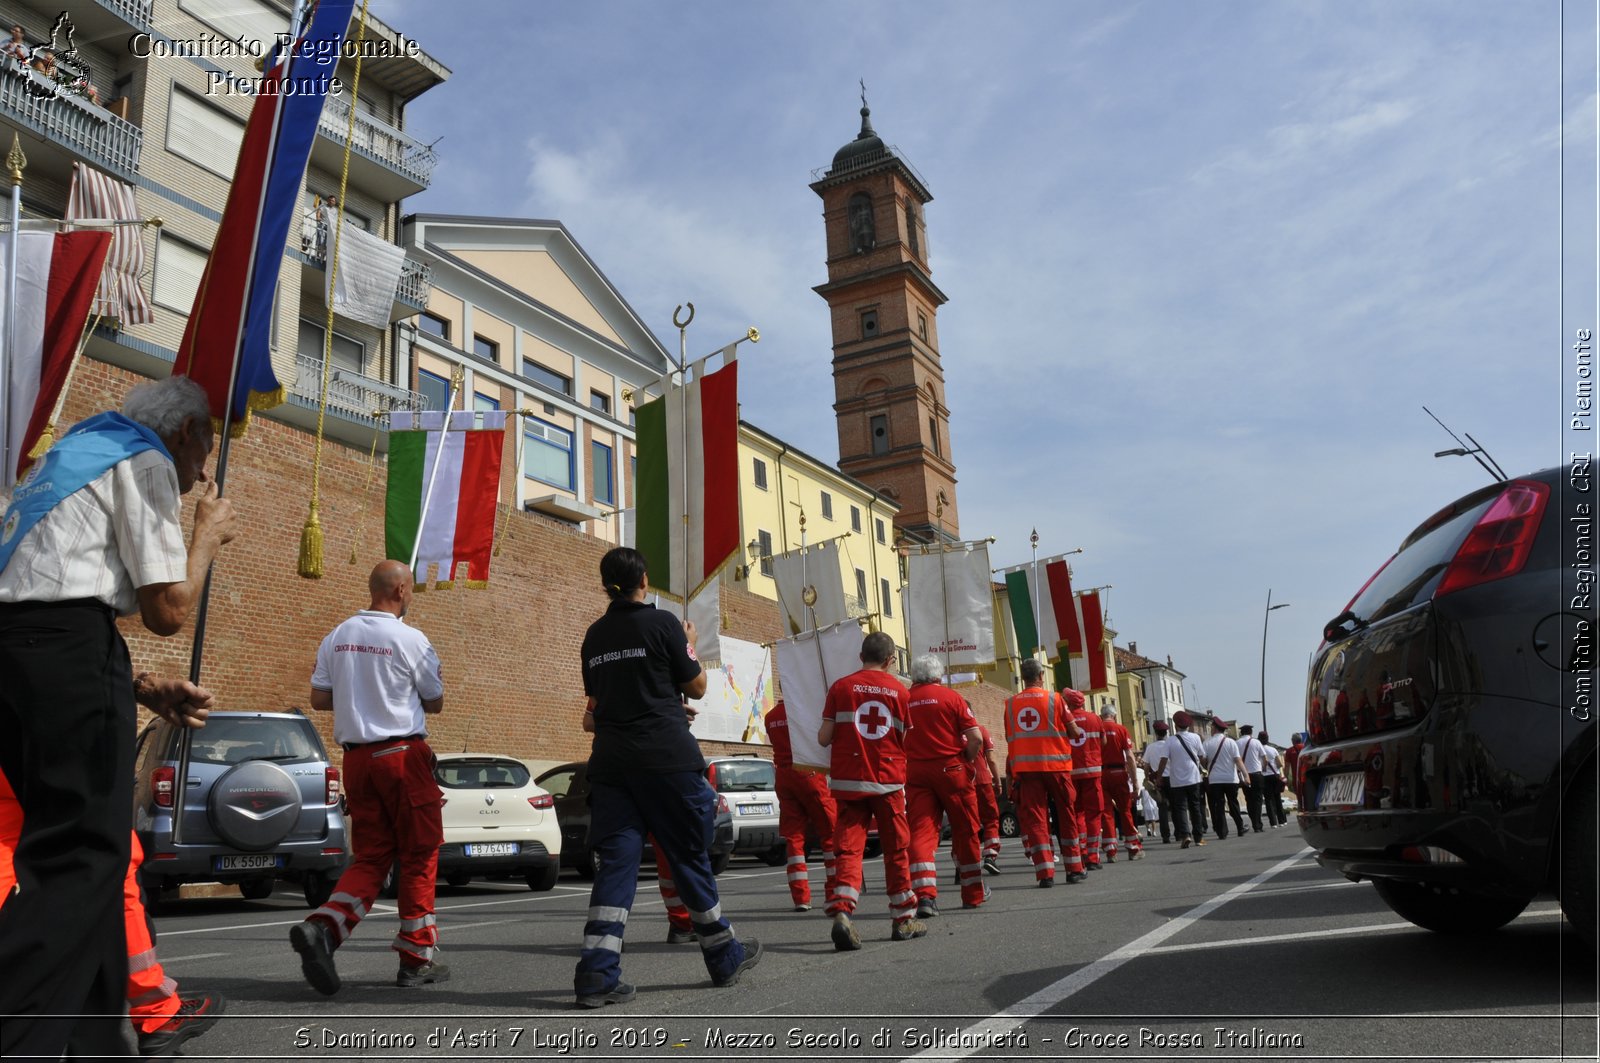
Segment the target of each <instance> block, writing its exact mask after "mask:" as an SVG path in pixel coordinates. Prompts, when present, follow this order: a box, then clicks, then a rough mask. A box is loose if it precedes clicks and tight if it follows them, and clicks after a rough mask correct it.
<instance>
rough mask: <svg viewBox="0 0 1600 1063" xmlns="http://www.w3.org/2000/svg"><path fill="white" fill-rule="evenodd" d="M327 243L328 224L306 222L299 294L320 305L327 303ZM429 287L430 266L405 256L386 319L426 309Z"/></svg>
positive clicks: (399, 318) (430, 291) (392, 319)
mask: <svg viewBox="0 0 1600 1063" xmlns="http://www.w3.org/2000/svg"><path fill="white" fill-rule="evenodd" d="M327 245H328V230H327V227H326V226H324V225H314V224H309V223H308V224H307V226H306V231H305V232H304V233H302V237H301V247H302V248H303V249H304V250H302V251H301V253H300V261H301V262H303V263H305V264H306V266H308V267H310V268H309V269H302V270H301V271H300V294H301V295H302V296H306V297H310V298H313V299H315V300H316V302H317V303H318V304H320V305H323V306H326V305H327V292H328V274H327V269H328V257H327V254H328V253H327ZM432 291H433V267H432V266H430V265H428V264H427V263H426V262H418V261H417V260H416V259H414V258H408V259H406V260H405V262H404V263H402V264H401V266H400V283H399V285H397V286H396V288H395V293H394V303H393V304H392V305H391V306H390V308H389V320H390V321H391V322H394V321H403V320H405V319H406V318H408V317H415V316H416V315H417V313H418V312H419V311H422V310H426V309H427V308H428V296H429V294H430V293H432ZM335 313H337V311H335Z"/></svg>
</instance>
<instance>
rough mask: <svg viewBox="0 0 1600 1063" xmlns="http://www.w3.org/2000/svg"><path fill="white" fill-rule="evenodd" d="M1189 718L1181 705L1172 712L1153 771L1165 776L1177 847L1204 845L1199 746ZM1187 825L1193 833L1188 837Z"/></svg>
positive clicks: (1200, 748) (1161, 776)
mask: <svg viewBox="0 0 1600 1063" xmlns="http://www.w3.org/2000/svg"><path fill="white" fill-rule="evenodd" d="M1192 722H1193V720H1192V718H1191V717H1190V716H1189V714H1188V713H1187V712H1185V711H1183V710H1182V709H1179V710H1178V711H1177V712H1175V713H1173V714H1172V725H1173V726H1174V727H1175V728H1177V730H1175V731H1173V733H1172V734H1171V735H1169V736H1168V737H1167V740H1166V743H1165V745H1164V746H1163V748H1162V750H1161V752H1160V754H1159V756H1160V761H1159V762H1158V763H1157V764H1156V766H1155V771H1156V775H1157V776H1158V777H1159V778H1162V779H1164V780H1166V783H1167V800H1168V801H1170V802H1171V803H1172V827H1173V833H1174V834H1176V835H1177V836H1178V841H1179V842H1180V843H1181V845H1180V847H1181V848H1184V849H1187V848H1189V843H1190V842H1191V841H1193V842H1194V844H1195V845H1204V844H1205V843H1206V840H1205V837H1204V836H1203V833H1202V832H1203V831H1204V828H1203V827H1202V826H1201V822H1202V821H1201V819H1200V800H1201V797H1200V783H1201V774H1200V764H1201V760H1200V757H1201V756H1202V754H1203V749H1202V747H1201V744H1200V739H1199V737H1197V736H1196V735H1193V734H1190V733H1189V725H1190V724H1191V723H1192ZM1191 828H1192V829H1193V831H1194V837H1193V838H1192V839H1191V838H1190V830H1191Z"/></svg>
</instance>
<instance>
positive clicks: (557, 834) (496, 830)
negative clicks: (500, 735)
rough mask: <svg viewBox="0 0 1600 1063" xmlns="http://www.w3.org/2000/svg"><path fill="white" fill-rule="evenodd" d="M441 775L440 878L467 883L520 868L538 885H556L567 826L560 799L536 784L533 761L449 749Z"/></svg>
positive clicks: (438, 775)
mask: <svg viewBox="0 0 1600 1063" xmlns="http://www.w3.org/2000/svg"><path fill="white" fill-rule="evenodd" d="M434 777H435V778H436V779H437V780H438V782H439V789H441V790H442V791H444V844H443V845H441V846H439V878H441V879H442V880H444V881H445V882H447V883H449V884H450V885H452V886H465V885H466V884H467V883H468V882H470V881H472V879H473V878H474V877H480V876H489V875H496V876H506V875H514V876H517V877H521V878H524V879H526V880H527V883H528V888H529V889H532V890H548V889H551V888H553V887H554V886H555V884H556V877H557V875H559V874H560V872H561V826H560V824H559V823H557V822H556V811H555V800H554V799H553V798H552V797H551V796H550V794H549V793H548V792H547V791H545V790H544V789H542V788H540V787H539V786H536V785H534V782H533V773H532V772H531V771H529V770H528V765H526V764H524V763H523V762H522V761H520V760H518V759H517V758H515V757H508V756H502V755H499V754H494V753H441V754H439V763H438V766H437V767H436V768H435V769H434Z"/></svg>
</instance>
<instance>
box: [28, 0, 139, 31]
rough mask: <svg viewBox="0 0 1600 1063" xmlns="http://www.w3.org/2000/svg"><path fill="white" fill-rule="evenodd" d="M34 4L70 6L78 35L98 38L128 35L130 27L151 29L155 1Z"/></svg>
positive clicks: (52, 7)
mask: <svg viewBox="0 0 1600 1063" xmlns="http://www.w3.org/2000/svg"><path fill="white" fill-rule="evenodd" d="M32 6H34V7H36V8H43V9H46V10H49V11H59V10H61V9H62V8H64V7H69V6H70V8H71V10H72V25H73V27H74V28H75V29H76V30H77V35H78V37H77V39H78V40H80V41H98V40H105V39H108V38H112V37H117V36H120V35H124V34H126V33H127V32H128V30H130V29H133V30H140V31H143V32H145V33H149V32H150V29H151V21H150V19H151V9H152V8H153V7H154V6H155V5H154V4H153V3H152V2H151V0H93V2H92V3H87V4H85V3H77V4H72V5H67V4H56V5H52V4H50V3H48V2H46V3H37V2H35V3H34V4H33V5H32Z"/></svg>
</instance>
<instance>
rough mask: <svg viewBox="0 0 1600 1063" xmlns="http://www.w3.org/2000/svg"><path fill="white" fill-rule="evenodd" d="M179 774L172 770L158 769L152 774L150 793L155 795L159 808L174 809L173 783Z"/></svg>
mask: <svg viewBox="0 0 1600 1063" xmlns="http://www.w3.org/2000/svg"><path fill="white" fill-rule="evenodd" d="M177 778H178V773H177V772H176V771H175V770H174V769H172V768H157V769H156V770H155V771H153V772H151V773H150V792H151V793H152V794H154V795H155V799H156V807H157V808H171V807H172V790H173V783H174V782H175V781H176V780H177Z"/></svg>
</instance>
